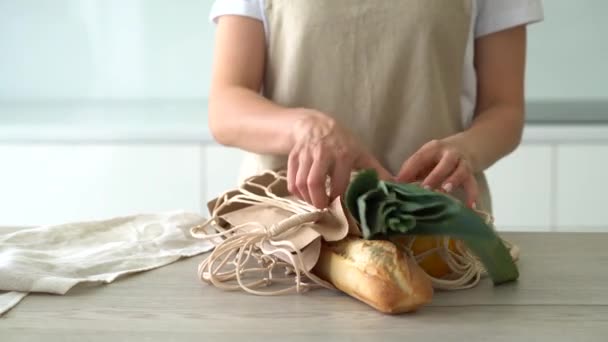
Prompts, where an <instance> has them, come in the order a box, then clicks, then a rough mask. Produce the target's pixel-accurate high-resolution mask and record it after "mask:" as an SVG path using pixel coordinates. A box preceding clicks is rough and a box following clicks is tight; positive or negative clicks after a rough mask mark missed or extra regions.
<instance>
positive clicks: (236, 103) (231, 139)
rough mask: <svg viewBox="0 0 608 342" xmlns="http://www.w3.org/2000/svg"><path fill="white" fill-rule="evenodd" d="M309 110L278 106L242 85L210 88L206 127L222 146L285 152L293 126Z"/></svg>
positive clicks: (268, 152)
mask: <svg viewBox="0 0 608 342" xmlns="http://www.w3.org/2000/svg"><path fill="white" fill-rule="evenodd" d="M306 115H312V114H311V111H307V110H304V109H294V108H286V107H283V106H279V105H277V104H275V103H273V102H271V101H269V100H268V99H266V98H264V97H262V96H261V95H259V94H258V93H256V92H254V91H252V90H249V89H247V88H242V87H224V88H222V89H219V90H217V91H214V92H213V93H212V94H211V97H210V103H209V127H210V130H211V133H212V135H213V136H214V138H215V140H217V141H218V142H219V143H220V144H222V145H225V146H231V147H237V148H240V149H243V150H247V151H250V152H254V153H264V154H287V153H289V151H290V150H291V148H292V146H293V138H292V130H293V127H294V126H295V125H296V124H297V123H298V122H299V121H300V120H302V119H303V118H304V117H305V116H306Z"/></svg>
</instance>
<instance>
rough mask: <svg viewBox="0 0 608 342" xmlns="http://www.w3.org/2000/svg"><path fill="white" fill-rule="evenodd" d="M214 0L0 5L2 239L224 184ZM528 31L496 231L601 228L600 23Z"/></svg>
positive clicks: (565, 16)
mask: <svg viewBox="0 0 608 342" xmlns="http://www.w3.org/2000/svg"><path fill="white" fill-rule="evenodd" d="M211 4H212V1H211V0H179V1H166V0H0V208H2V209H1V210H0V213H1V214H0V225H7V226H11V225H39V224H58V223H63V222H68V221H78V220H89V219H97V218H107V217H109V216H120V215H128V214H133V213H140V212H154V211H164V210H175V209H178V210H193V211H198V212H201V213H204V214H206V208H205V203H206V202H207V201H208V200H210V199H212V198H214V197H215V196H217V195H218V194H219V193H220V192H222V191H224V190H226V189H228V188H230V187H233V186H234V185H235V181H236V175H237V168H238V165H239V161H240V152H239V151H236V150H233V149H228V148H224V147H221V146H218V145H217V144H215V143H214V142H213V140H212V139H211V136H210V135H209V131H208V129H207V128H206V98H207V94H208V90H209V79H210V70H211V60H212V50H213V41H214V36H213V34H214V27H213V25H212V24H210V22H209V20H208V14H209V10H210V8H211ZM544 8H545V21H544V22H542V23H540V24H535V25H533V26H531V27H529V40H528V64H527V65H528V66H527V80H526V94H527V100H528V110H527V115H528V119H527V125H526V130H525V135H524V141H523V143H522V146H521V147H520V148H519V149H518V150H517V151H516V152H515V153H513V154H512V155H510V156H508V157H506V158H505V159H503V160H501V161H500V162H499V163H497V164H496V165H495V166H493V167H492V168H491V169H490V170H488V175H489V178H490V182H491V186H492V192H493V196H494V205H495V215H496V222H497V225H498V228H499V229H500V230H531V231H598V230H608V210H606V209H604V200H603V194H605V193H608V182H606V181H605V180H604V178H605V177H604V175H606V174H608V161H607V157H608V86H607V85H606V80H608V66H606V61H608V43H607V40H606V38H605V37H606V35H608V21H606V20H602V19H603V16H604V14H605V13H606V12H608V2H607V1H603V0H585V1H572V0H548V1H545V2H544Z"/></svg>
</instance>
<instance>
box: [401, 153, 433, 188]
mask: <svg viewBox="0 0 608 342" xmlns="http://www.w3.org/2000/svg"><path fill="white" fill-rule="evenodd" d="M437 159H438V157H437V150H433V149H420V150H419V151H418V152H416V153H414V154H413V155H412V156H411V157H410V158H408V159H407V160H406V161H405V163H404V164H403V166H402V167H401V170H399V174H398V175H397V180H399V181H400V182H406V183H410V182H413V181H416V180H417V179H418V176H419V174H420V173H422V172H423V171H425V170H428V169H432V168H433V166H435V164H436V163H437Z"/></svg>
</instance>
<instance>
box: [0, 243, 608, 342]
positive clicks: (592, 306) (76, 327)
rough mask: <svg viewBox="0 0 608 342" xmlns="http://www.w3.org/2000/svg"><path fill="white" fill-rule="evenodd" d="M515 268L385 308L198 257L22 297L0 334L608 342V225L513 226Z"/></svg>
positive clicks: (0, 321) (3, 337) (2, 321)
mask: <svg viewBox="0 0 608 342" xmlns="http://www.w3.org/2000/svg"><path fill="white" fill-rule="evenodd" d="M504 236H505V237H506V238H508V239H509V240H511V241H513V242H515V243H517V244H518V245H519V246H520V247H521V250H522V256H521V260H520V262H519V266H520V270H521V278H520V280H519V281H518V282H517V283H512V284H509V285H503V286H499V287H493V286H492V285H491V283H490V282H489V280H487V279H486V280H484V281H483V282H482V284H480V285H479V286H478V287H476V288H474V289H471V290H465V291H458V292H438V293H436V294H435V297H434V299H433V303H432V304H430V305H429V306H426V307H424V308H423V309H422V310H421V311H418V312H417V313H415V314H405V315H400V316H388V315H383V314H381V313H378V312H376V311H374V310H373V309H371V308H370V307H368V306H366V305H364V304H362V303H360V302H358V301H356V300H354V299H352V298H350V297H347V296H345V295H343V294H339V293H335V292H333V291H328V290H315V291H313V292H310V293H308V294H304V295H287V296H281V297H258V296H253V295H248V294H244V293H238V292H233V293H228V292H223V291H221V290H218V289H215V288H213V287H209V286H207V285H204V284H202V283H200V282H198V280H197V279H196V266H197V264H198V262H200V261H201V260H202V259H203V258H204V255H201V256H198V257H194V258H191V259H186V260H182V261H179V262H177V263H174V264H172V265H169V266H166V267H163V268H160V269H156V270H153V271H150V272H146V273H141V274H137V275H134V276H130V277H127V278H123V279H120V280H118V281H116V282H115V283H112V284H110V285H104V286H88V287H78V288H75V289H73V290H72V291H70V292H69V293H68V294H67V295H65V296H51V295H30V296H28V297H26V298H25V299H24V301H23V302H22V303H21V304H19V305H18V306H17V307H16V308H14V309H13V310H12V311H9V312H8V313H7V314H6V315H5V316H4V317H3V318H0V341H2V342H9V341H45V342H52V341H71V340H73V341H112V342H117V341H198V342H201V341H257V340H263V341H313V340H315V339H319V340H320V341H358V340H361V341H371V340H372V339H380V340H382V341H391V340H394V341H404V342H406V341H424V342H430V341H441V342H447V341H516V342H519V341H575V342H582V341H608V293H607V286H608V234H597V233H588V234H583V233H580V234H579V233H577V234H574V233H551V234H548V233H517V234H515V233H511V234H505V235H504Z"/></svg>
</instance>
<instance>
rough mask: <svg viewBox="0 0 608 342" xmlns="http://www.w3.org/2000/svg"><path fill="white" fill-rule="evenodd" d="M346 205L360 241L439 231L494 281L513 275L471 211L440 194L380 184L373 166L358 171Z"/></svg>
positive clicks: (489, 230)
mask: <svg viewBox="0 0 608 342" xmlns="http://www.w3.org/2000/svg"><path fill="white" fill-rule="evenodd" d="M346 203H347V208H348V210H349V211H350V213H351V214H352V215H353V217H354V218H355V219H356V220H357V222H358V223H359V225H360V227H361V231H362V233H363V238H365V239H377V238H381V237H383V236H387V235H389V236H390V235H400V234H412V235H443V236H449V237H452V238H455V239H460V240H462V241H463V242H464V243H465V245H466V246H467V247H468V248H469V249H470V250H471V252H472V253H473V254H475V255H476V256H477V257H478V258H479V260H480V261H481V262H482V263H483V265H484V267H485V268H486V270H487V271H488V275H489V276H490V277H491V278H492V281H493V282H494V284H501V283H504V282H508V281H513V280H515V279H517V278H518V277H519V272H518V269H517V266H516V265H515V263H514V262H513V260H512V258H511V255H510V254H509V251H508V250H507V248H506V247H505V245H504V243H503V242H502V240H501V239H500V237H499V236H498V235H497V233H496V232H495V231H494V229H493V227H492V226H491V225H489V224H487V223H486V222H485V221H484V220H483V219H482V218H481V217H480V216H479V215H478V214H477V213H475V212H474V211H472V210H471V209H469V208H467V207H465V206H464V205H462V203H460V202H459V201H457V200H455V199H453V198H451V197H449V196H446V195H444V194H442V193H438V192H434V191H430V190H426V189H423V188H421V187H419V186H417V185H414V184H405V183H403V184H402V183H394V182H386V181H381V180H379V179H378V176H377V174H376V172H375V171H373V170H365V171H362V172H361V173H359V174H358V175H357V176H356V177H355V178H354V179H353V180H352V182H351V183H350V184H349V187H348V189H347V191H346Z"/></svg>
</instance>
